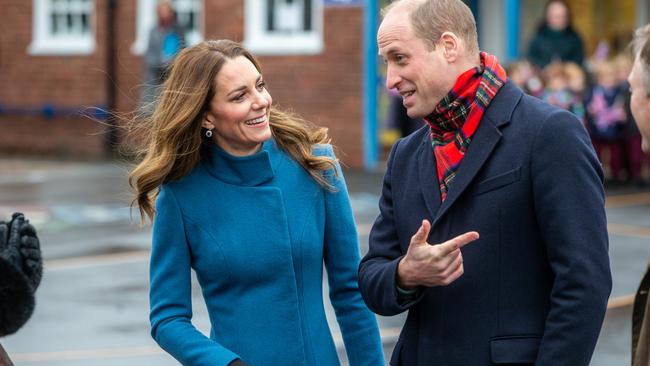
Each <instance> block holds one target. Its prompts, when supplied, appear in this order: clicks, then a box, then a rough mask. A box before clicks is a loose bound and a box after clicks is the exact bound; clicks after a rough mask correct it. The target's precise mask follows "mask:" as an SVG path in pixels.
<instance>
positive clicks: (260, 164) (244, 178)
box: [203, 139, 281, 187]
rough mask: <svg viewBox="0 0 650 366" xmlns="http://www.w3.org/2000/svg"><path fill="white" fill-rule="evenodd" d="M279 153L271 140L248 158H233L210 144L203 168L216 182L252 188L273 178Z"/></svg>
mask: <svg viewBox="0 0 650 366" xmlns="http://www.w3.org/2000/svg"><path fill="white" fill-rule="evenodd" d="M279 154H280V151H279V149H278V147H277V145H276V143H275V141H274V140H273V139H269V140H267V141H265V142H264V144H262V149H261V150H260V151H258V152H257V153H255V154H253V155H249V156H233V155H230V154H229V153H227V152H226V151H225V150H223V149H222V148H221V147H219V146H218V145H217V144H211V145H210V147H209V149H208V154H207V158H206V159H204V162H203V166H204V167H205V168H206V169H207V171H208V172H209V173H210V174H211V175H212V176H214V177H215V178H217V179H218V180H220V181H222V182H225V183H228V184H232V185H238V186H246V187H253V186H259V185H261V184H264V183H266V182H268V181H270V180H272V179H273V178H274V177H275V171H276V170H277V164H278V163H279V161H280V160H281V159H280V158H279V156H278V155H279Z"/></svg>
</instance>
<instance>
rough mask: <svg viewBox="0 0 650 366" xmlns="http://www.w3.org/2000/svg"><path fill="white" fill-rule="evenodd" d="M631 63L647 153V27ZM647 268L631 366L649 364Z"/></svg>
mask: <svg viewBox="0 0 650 366" xmlns="http://www.w3.org/2000/svg"><path fill="white" fill-rule="evenodd" d="M632 49H633V53H634V64H633V67H632V71H631V72H630V75H629V77H628V82H629V85H630V93H631V97H630V107H631V110H632V116H634V121H635V122H636V124H637V125H638V127H639V131H640V134H641V148H642V149H643V151H644V152H645V153H646V154H650V24H646V25H645V26H643V27H641V28H639V29H637V31H636V33H635V34H634V39H633V41H632ZM648 291H650V267H649V268H648V270H646V273H645V275H644V276H643V279H642V280H641V284H640V285H639V289H638V290H637V292H636V296H635V297H634V308H633V311H632V365H633V366H647V365H650V301H648V300H649V299H650V298H649V297H648Z"/></svg>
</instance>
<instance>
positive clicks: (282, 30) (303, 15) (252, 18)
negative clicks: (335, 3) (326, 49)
mask: <svg viewBox="0 0 650 366" xmlns="http://www.w3.org/2000/svg"><path fill="white" fill-rule="evenodd" d="M322 17H323V10H322V1H321V0H246V20H245V21H246V29H245V31H246V32H245V41H244V44H245V45H246V47H247V48H249V49H250V50H251V51H252V52H255V53H257V54H316V53H319V52H321V51H322V49H323V38H322V23H323V21H322Z"/></svg>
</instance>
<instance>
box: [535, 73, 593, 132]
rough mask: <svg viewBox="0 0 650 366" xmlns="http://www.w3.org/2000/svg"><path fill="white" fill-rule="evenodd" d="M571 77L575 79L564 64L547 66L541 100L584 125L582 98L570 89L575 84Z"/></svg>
mask: <svg viewBox="0 0 650 366" xmlns="http://www.w3.org/2000/svg"><path fill="white" fill-rule="evenodd" d="M572 76H573V77H574V78H575V76H574V75H572V74H571V73H570V72H569V71H568V69H567V67H566V64H564V63H559V62H558V63H553V64H550V65H548V66H547V67H546V68H545V69H544V77H545V80H544V81H545V84H546V88H545V89H544V94H543V97H542V99H544V101H546V102H547V103H549V104H552V105H554V106H557V107H560V108H562V109H566V110H568V111H570V112H572V113H573V114H575V115H576V117H578V119H580V120H581V121H583V123H584V120H585V114H584V106H583V104H582V98H581V97H580V96H579V95H577V94H576V93H575V92H574V91H573V90H572V89H571V87H570V86H571V84H572V83H574V84H577V81H576V80H573V79H572ZM578 89H579V88H578Z"/></svg>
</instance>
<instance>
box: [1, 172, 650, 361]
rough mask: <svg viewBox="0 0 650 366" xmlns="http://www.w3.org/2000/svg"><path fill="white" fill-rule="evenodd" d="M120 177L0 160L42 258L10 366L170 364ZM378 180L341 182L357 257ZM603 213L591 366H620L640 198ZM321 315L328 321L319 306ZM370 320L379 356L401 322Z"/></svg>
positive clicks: (649, 230)
mask: <svg viewBox="0 0 650 366" xmlns="http://www.w3.org/2000/svg"><path fill="white" fill-rule="evenodd" d="M128 169H129V167H128V165H126V164H121V163H113V162H94V163H89V162H61V161H42V160H25V159H0V171H1V172H2V174H1V175H0V218H2V217H4V218H6V217H8V216H9V215H10V213H11V212H13V211H17V210H18V211H23V212H25V213H26V214H27V216H28V218H30V220H31V221H32V222H33V223H34V224H35V226H36V227H37V229H38V230H39V234H40V238H41V243H42V244H41V245H42V250H43V255H44V257H45V274H44V278H43V282H42V284H41V286H40V288H39V290H38V292H37V306H36V311H35V313H34V315H33V316H32V319H31V320H30V321H29V322H28V323H27V324H26V325H25V326H24V327H23V328H22V329H21V330H20V331H19V332H18V333H17V334H15V335H12V336H9V337H5V338H3V339H2V344H3V346H4V348H5V349H6V350H7V351H8V352H9V353H10V355H11V357H12V359H13V360H14V362H15V363H16V365H17V366H20V365H39V366H40V365H53V366H56V365H70V366H76V365H97V366H104V365H139V366H145V365H162V366H164V365H176V364H178V363H177V362H176V361H175V360H174V359H173V358H171V357H170V356H168V355H167V354H165V353H164V352H163V351H162V350H160V348H158V347H157V345H156V344H155V342H153V340H152V339H151V337H150V336H149V322H148V256H149V248H150V238H149V235H150V228H149V227H148V226H144V227H140V225H139V224H138V220H139V214H138V212H137V210H133V211H131V210H130V209H129V203H130V199H131V198H130V193H129V187H128V183H127V182H126V176H127V174H128ZM381 177H382V175H381V172H376V173H362V172H347V173H346V178H347V181H348V186H349V188H350V192H351V199H352V205H353V208H354V212H355V217H356V220H357V224H358V228H359V239H360V243H361V251H362V253H365V251H366V250H367V242H368V232H369V230H370V226H371V225H372V222H373V220H374V218H375V217H376V215H377V199H378V195H379V191H380V185H381ZM607 204H608V208H607V214H608V221H609V230H610V256H611V263H612V270H613V277H614V289H613V292H612V300H611V301H610V309H609V310H608V312H607V316H606V320H605V324H604V326H603V330H602V332H601V336H600V339H599V342H598V345H597V348H596V353H595V354H594V358H593V361H592V365H594V366H611V365H625V364H629V352H630V351H629V349H630V339H629V338H630V337H629V334H630V318H631V305H630V298H629V295H631V294H633V293H634V291H635V290H636V286H637V285H638V282H639V280H640V278H641V275H642V274H643V271H644V269H645V267H646V265H647V263H648V260H650V189H645V190H643V189H631V188H625V189H618V190H615V191H614V190H610V191H608V203H607ZM194 284H195V285H194V289H193V299H194V301H193V303H194V317H193V323H194V324H195V325H196V326H197V328H199V329H200V330H202V331H204V332H206V333H207V332H208V331H209V320H208V317H207V313H206V311H205V307H204V305H203V300H202V298H201V294H200V291H199V289H198V286H197V284H196V281H195V282H194ZM326 291H327V289H326V288H325V292H326ZM327 313H328V317H329V319H330V320H333V311H332V309H331V307H330V306H329V304H328V305H327ZM378 319H379V323H380V327H381V333H382V339H383V340H384V345H385V351H386V354H387V357H388V356H389V354H390V351H391V350H392V347H393V346H394V343H395V341H396V339H397V336H398V334H399V330H400V327H401V325H402V322H403V320H404V315H402V316H397V317H392V318H385V317H378ZM331 324H332V328H333V333H334V337H335V340H336V342H337V345H339V346H340V350H341V352H343V348H342V342H341V339H340V333H339V332H338V330H337V327H336V324H335V322H334V321H331Z"/></svg>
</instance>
